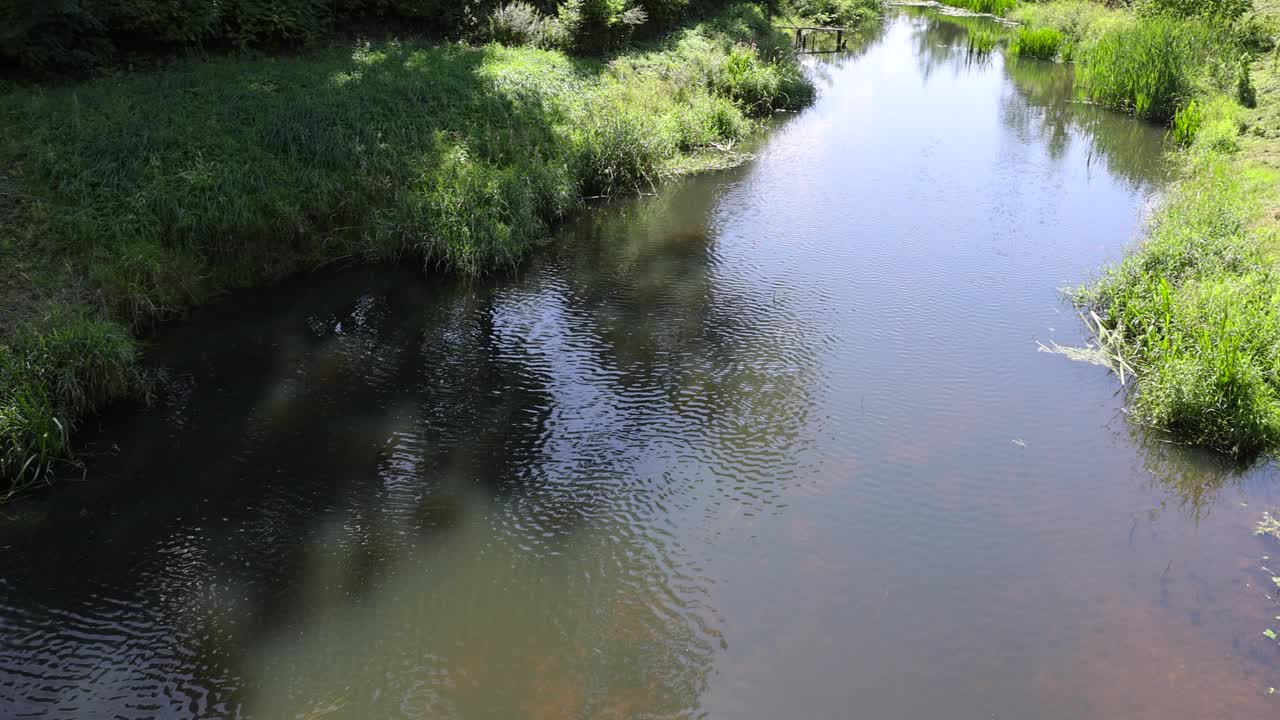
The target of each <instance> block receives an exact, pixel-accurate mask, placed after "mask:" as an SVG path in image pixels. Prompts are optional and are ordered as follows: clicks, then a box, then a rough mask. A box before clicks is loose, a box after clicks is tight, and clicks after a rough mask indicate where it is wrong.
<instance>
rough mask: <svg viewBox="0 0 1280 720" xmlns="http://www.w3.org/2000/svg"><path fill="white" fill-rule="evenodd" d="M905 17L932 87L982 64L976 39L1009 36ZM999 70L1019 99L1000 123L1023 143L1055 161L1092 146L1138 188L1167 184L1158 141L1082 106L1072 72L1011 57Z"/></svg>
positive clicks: (1132, 123) (925, 13)
mask: <svg viewBox="0 0 1280 720" xmlns="http://www.w3.org/2000/svg"><path fill="white" fill-rule="evenodd" d="M903 11H904V12H905V13H906V14H907V17H908V18H909V22H910V23H911V28H912V31H913V42H914V45H915V50H916V52H915V57H916V62H917V63H918V65H919V69H920V73H921V75H922V77H923V78H924V79H925V80H926V81H927V80H928V79H929V78H930V77H931V76H932V75H933V73H935V72H936V71H937V70H939V69H940V68H945V67H950V68H951V69H952V72H953V74H958V73H960V72H961V71H963V70H965V69H966V68H970V67H972V66H973V65H974V64H975V61H974V59H973V58H972V57H971V56H970V55H969V53H968V52H967V42H968V35H969V33H970V32H972V31H974V30H987V31H993V32H998V33H1003V32H1005V31H1006V28H1005V27H1004V26H1002V25H1001V24H1000V23H997V22H996V21H994V20H991V19H987V18H974V17H963V16H952V15H944V14H940V13H938V12H936V11H931V10H925V9H922V8H903ZM997 63H998V64H1000V65H1002V66H1003V68H1004V72H1005V73H1006V75H1007V76H1008V77H1009V79H1010V80H1011V81H1012V85H1013V87H1014V88H1015V89H1016V91H1017V92H1016V93H1014V94H1009V95H1006V96H1005V98H1004V100H1003V104H1002V107H1001V115H1002V118H1003V122H1004V124H1005V126H1006V127H1008V128H1009V129H1010V130H1012V131H1013V132H1014V133H1015V134H1016V136H1017V137H1018V139H1019V140H1022V141H1023V142H1026V143H1031V142H1033V141H1037V140H1038V141H1040V143H1042V144H1043V145H1044V147H1045V149H1046V152H1047V153H1048V154H1049V157H1050V158H1052V159H1053V160H1055V161H1057V160H1061V159H1063V158H1064V157H1066V155H1067V152H1068V150H1069V149H1070V148H1071V147H1072V145H1073V144H1074V143H1078V142H1079V143H1085V144H1086V147H1087V148H1088V153H1089V157H1090V160H1091V162H1095V161H1096V162H1100V163H1103V164H1104V166H1105V167H1106V168H1107V169H1108V170H1109V171H1110V172H1111V173H1112V174H1113V175H1115V176H1117V177H1120V178H1123V179H1124V180H1125V181H1126V182H1128V183H1129V184H1130V185H1131V186H1133V187H1135V188H1140V189H1154V187H1155V186H1156V185H1158V184H1161V183H1163V182H1164V181H1165V180H1166V179H1167V172H1168V168H1167V162H1166V161H1165V158H1164V154H1163V153H1162V152H1161V148H1160V146H1159V143H1158V140H1157V138H1158V136H1159V133H1158V132H1154V131H1153V128H1152V126H1150V125H1148V124H1146V123H1143V122H1139V121H1136V120H1134V119H1133V118H1131V117H1128V116H1125V115H1122V114H1120V113H1115V112H1111V111H1108V110H1104V109H1102V108H1098V107H1096V106H1093V105H1090V104H1088V103H1084V102H1080V101H1078V100H1077V99H1076V94H1075V86H1074V84H1075V75H1074V70H1073V66H1072V65H1071V64H1069V63H1054V62H1048V61H1044V60H1037V59H1034V58H1016V57H1009V56H1007V55H1004V54H1002V56H1001V58H999V59H997V60H993V61H990V65H992V66H994V65H995V64H997ZM981 64H982V65H983V66H984V67H985V66H987V65H988V63H986V62H984V63H981Z"/></svg>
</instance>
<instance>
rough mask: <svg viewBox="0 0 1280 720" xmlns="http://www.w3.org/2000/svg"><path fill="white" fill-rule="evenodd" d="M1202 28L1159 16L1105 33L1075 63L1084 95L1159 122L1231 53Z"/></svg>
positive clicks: (1193, 92)
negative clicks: (1214, 63)
mask: <svg viewBox="0 0 1280 720" xmlns="http://www.w3.org/2000/svg"><path fill="white" fill-rule="evenodd" d="M1219 40H1220V39H1219V38H1218V37H1216V36H1215V34H1214V32H1213V31H1212V30H1211V29H1210V28H1208V27H1207V26H1206V25H1205V24H1204V23H1200V22H1196V21H1187V20H1175V19H1171V18H1164V17H1155V18H1148V19H1143V20H1141V21H1139V22H1133V23H1130V24H1127V25H1121V26H1118V27H1114V28H1112V29H1109V30H1106V31H1104V32H1102V33H1101V34H1100V35H1099V36H1098V37H1097V38H1096V39H1095V40H1094V41H1093V42H1092V43H1090V44H1089V45H1088V46H1087V47H1086V48H1084V50H1083V52H1082V53H1081V55H1080V57H1079V58H1078V59H1077V62H1078V64H1079V69H1078V75H1077V77H1078V81H1079V83H1080V85H1081V87H1082V90H1083V92H1084V93H1085V95H1086V96H1087V97H1088V98H1089V99H1090V100H1093V101H1094V102H1097V103H1099V104H1101V105H1105V106H1107V107H1112V108H1116V109H1119V110H1124V111H1128V112H1132V113H1134V114H1135V115H1137V116H1138V117H1142V118H1147V119H1151V120H1157V121H1168V120H1171V119H1172V118H1173V116H1174V114H1175V113H1177V112H1178V110H1179V109H1180V108H1181V107H1183V106H1185V105H1186V104H1187V103H1189V102H1190V101H1191V99H1192V98H1193V97H1194V96H1195V95H1196V94H1197V92H1200V91H1201V90H1202V88H1203V85H1204V84H1205V83H1208V82H1211V81H1212V78H1211V77H1210V75H1211V74H1212V72H1213V70H1214V68H1213V67H1211V66H1210V63H1211V62H1212V60H1213V59H1214V58H1217V57H1220V56H1221V55H1223V54H1226V53H1228V52H1229V51H1227V50H1226V49H1225V48H1223V47H1222V46H1221V44H1220V42H1219Z"/></svg>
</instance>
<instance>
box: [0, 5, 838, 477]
mask: <svg viewBox="0 0 1280 720" xmlns="http://www.w3.org/2000/svg"><path fill="white" fill-rule="evenodd" d="M812 95H813V86H812V84H811V83H810V82H809V81H808V80H807V79H806V77H805V76H804V74H803V73H802V71H801V70H800V68H799V66H798V65H797V64H796V61H795V59H794V56H793V54H792V53H791V52H790V43H789V39H788V38H787V37H785V36H781V35H778V34H776V31H775V30H773V28H772V27H771V25H770V24H769V22H768V20H767V19H766V18H765V17H764V15H763V13H762V12H760V11H759V10H758V9H756V8H754V7H752V6H747V5H740V6H737V7H735V8H733V9H731V10H730V11H728V12H726V13H725V14H723V15H721V16H718V17H717V18H714V19H712V20H709V21H707V22H704V23H702V24H700V25H698V26H695V27H692V28H688V29H686V30H683V31H681V32H679V33H677V34H676V35H674V36H672V37H671V38H670V39H669V40H668V41H667V42H666V43H665V44H663V45H662V46H661V47H660V48H658V49H654V50H649V51H645V52H635V53H631V54H626V55H623V56H620V57H618V58H616V59H614V60H613V61H611V62H608V63H605V62H601V61H596V60H582V59H575V58H572V57H569V56H567V55H565V54H563V53H561V52H558V51H546V50H539V49H534V48H529V47H523V48H505V47H501V46H498V45H489V46H487V47H484V48H467V47H462V46H458V45H444V46H429V45H417V44H408V43H399V42H382V43H362V44H359V45H357V46H355V47H346V48H341V47H339V48H331V49H327V50H321V51H315V52H311V53H307V54H303V55H300V56H295V57H288V58H259V59H234V58H224V59H219V60H214V61H210V62H190V63H186V64H183V65H180V66H178V67H176V68H174V69H172V70H168V71H164V72H159V73H153V74H148V75H125V76H119V77H112V78H104V79H101V80H97V81H95V82H91V83H86V84H81V85H77V86H68V87H61V88H55V89H24V90H17V91H14V92H9V93H6V94H4V95H3V96H0V167H3V168H20V169H21V172H20V173H14V174H13V177H12V178H9V179H8V180H6V182H12V184H13V185H15V187H14V188H13V190H14V193H13V194H14V195H15V196H18V195H20V196H21V197H22V198H24V203H26V205H27V206H29V207H28V210H29V212H30V216H31V217H32V218H38V219H39V227H40V228H41V230H40V232H39V233H38V236H37V237H31V238H27V239H24V240H21V242H26V243H28V244H29V246H28V248H27V249H28V254H30V255H35V254H36V250H37V249H40V250H41V251H45V250H48V249H53V250H52V252H48V253H47V254H48V255H50V256H51V257H54V258H56V262H58V263H59V264H62V263H66V264H67V265H69V266H71V267H73V268H75V271H76V272H78V273H79V277H81V278H82V279H83V281H84V283H85V285H87V286H88V288H89V290H90V293H89V294H90V296H91V297H93V298H98V299H99V301H100V302H101V303H102V306H101V307H95V308H91V309H90V310H89V311H87V313H82V314H81V315H76V316H74V317H72V316H71V315H69V314H66V313H63V314H62V315H60V316H59V317H60V318H61V319H55V320H53V321H50V322H49V323H47V324H41V325H40V326H39V328H38V329H35V330H30V331H23V332H22V333H18V334H16V335H13V336H11V337H9V338H8V339H5V338H4V335H3V334H2V333H0V340H3V342H5V345H4V346H3V360H2V365H0V373H3V378H2V379H3V383H2V384H0V478H5V477H22V478H26V479H30V478H31V477H33V476H41V475H43V474H44V473H45V472H47V470H48V468H50V467H51V466H52V461H51V459H52V458H56V457H62V456H65V454H66V450H67V434H68V432H69V431H70V428H71V427H72V426H73V425H74V423H75V421H76V420H77V419H78V418H79V417H80V416H82V415H83V414H85V413H87V412H91V411H92V410H93V409H94V408H96V407H98V406H100V405H101V403H103V402H107V401H109V400H111V399H112V398H115V397H118V396H119V395H121V394H122V393H123V392H125V388H127V387H129V386H131V385H132V386H135V387H136V382H135V381H136V380H137V379H138V376H137V375H136V360H135V357H134V352H133V345H132V341H131V340H130V339H129V337H130V336H129V333H128V331H127V329H126V326H133V327H139V326H144V325H147V324H149V323H151V322H153V321H156V320H159V319H164V318H166V317H170V316H172V315H174V314H176V313H179V312H181V311H182V309H183V308H185V307H188V306H190V305H192V304H196V303H200V302H203V301H205V300H207V299H209V298H210V297H212V296H214V295H216V294H218V293H221V292H224V291H226V290H229V289H231V288H235V287H242V286H248V285H253V284H259V283H263V282H267V281H270V280H272V279H273V278H277V277H280V276H282V275H285V274H288V273H291V272H295V271H298V270H300V269H305V268H309V267H314V266H317V265H321V264H325V263H332V262H351V261H358V260H378V259H403V258H412V259H416V260H418V261H419V262H422V263H424V264H425V265H429V266H431V267H436V266H438V265H442V264H443V265H446V266H449V267H451V268H453V269H455V270H457V271H460V272H464V273H484V272H488V271H491V270H494V269H498V268H503V267H508V266H510V265H511V264H513V263H515V262H517V261H518V260H519V259H520V258H521V257H523V256H524V255H525V254H526V253H527V252H528V251H529V250H530V249H532V248H534V247H536V246H537V245H538V244H539V243H541V242H543V241H544V240H545V239H546V238H547V237H548V234H549V233H548V229H549V226H550V225H551V224H552V223H554V222H555V221H556V220H557V219H558V218H559V217H561V216H562V215H563V214H564V213H565V212H567V211H568V210H570V209H571V208H573V207H575V206H576V205H577V203H578V202H579V201H580V200H581V199H583V198H585V197H593V196H601V195H615V194H619V193H626V192H633V191H635V190H637V189H640V188H644V187H647V186H648V185H649V184H650V183H652V182H654V181H656V180H657V179H658V178H660V177H661V176H663V175H664V174H666V173H668V172H673V171H676V170H677V169H680V168H681V167H683V166H684V165H685V164H686V163H687V161H688V158H689V156H690V155H691V154H693V153H698V152H701V151H703V150H708V149H713V148H722V147H725V146H727V145H731V144H732V143H734V142H735V141H737V140H739V139H741V138H742V137H743V136H744V135H745V134H746V133H747V132H749V131H750V130H751V128H752V127H753V125H754V123H755V122H756V120H755V119H754V118H756V117H762V116H765V115H767V114H768V113H770V112H772V111H773V110H775V109H779V108H796V107H799V106H801V105H803V104H804V103H806V102H808V101H809V100H810V99H811V98H812ZM3 179H5V178H4V177H3V176H0V180H3ZM33 227H34V225H33ZM3 237H5V233H0V238H3ZM19 252H21V248H19ZM64 316H65V317H64ZM84 317H92V318H94V320H92V321H89V320H85V319H83V318H84ZM117 321H118V322H117ZM120 323H124V324H123V325H122V324H120ZM55 430H56V431H55ZM32 458H35V459H34V460H32Z"/></svg>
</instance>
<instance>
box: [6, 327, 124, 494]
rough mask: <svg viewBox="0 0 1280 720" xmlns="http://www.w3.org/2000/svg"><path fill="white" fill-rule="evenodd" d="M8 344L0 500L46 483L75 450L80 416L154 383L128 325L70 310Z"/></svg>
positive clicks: (22, 332)
mask: <svg viewBox="0 0 1280 720" xmlns="http://www.w3.org/2000/svg"><path fill="white" fill-rule="evenodd" d="M66 312H67V313H68V314H67V315H66V317H64V318H61V319H60V320H59V321H57V322H53V323H49V324H46V325H31V326H28V327H26V328H24V329H23V330H22V331H20V332H19V333H18V334H17V335H16V336H15V337H14V338H12V342H10V343H6V344H2V345H0V388H3V389H4V395H3V403H2V404H0V477H3V478H6V479H7V483H6V484H5V485H2V486H0V500H4V499H8V498H9V497H10V496H11V495H13V494H14V493H16V492H19V491H21V490H22V489H23V488H25V487H27V486H28V485H30V484H31V483H34V482H36V481H39V480H41V479H43V478H45V477H46V476H47V475H48V474H49V473H50V471H52V470H53V469H54V467H55V464H56V463H58V462H59V461H62V460H63V459H64V458H65V457H66V456H67V454H68V451H69V449H70V442H71V439H70V433H71V430H72V428H73V425H74V422H75V420H76V418H78V417H80V416H82V415H83V414H84V413H86V412H89V411H91V410H93V409H94V408H96V407H99V406H101V405H102V404H104V403H107V402H110V401H112V400H117V399H120V398H123V397H126V396H127V395H130V394H132V393H136V392H137V391H138V390H139V389H140V388H145V386H146V384H145V381H144V378H143V376H142V374H141V371H140V370H139V368H138V365H137V347H136V343H135V342H134V340H133V338H132V337H130V335H129V333H128V331H127V330H126V329H125V328H124V327H123V326H122V325H120V324H118V323H113V322H109V321H105V320H102V319H95V318H92V317H91V316H89V315H88V314H87V313H86V312H85V311H84V310H83V309H77V308H69V309H67V311H66Z"/></svg>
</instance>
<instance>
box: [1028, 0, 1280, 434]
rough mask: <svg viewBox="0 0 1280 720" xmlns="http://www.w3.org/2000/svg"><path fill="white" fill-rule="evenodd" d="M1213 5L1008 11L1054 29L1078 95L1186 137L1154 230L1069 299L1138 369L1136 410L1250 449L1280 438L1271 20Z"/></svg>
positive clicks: (1149, 419)
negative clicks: (1073, 70) (1177, 176)
mask: <svg viewBox="0 0 1280 720" xmlns="http://www.w3.org/2000/svg"><path fill="white" fill-rule="evenodd" d="M1175 4H1176V3H1175ZM1216 5H1218V3H1202V4H1189V5H1186V7H1187V8H1190V9H1191V11H1192V12H1190V13H1182V14H1179V13H1177V12H1153V11H1151V9H1150V7H1148V8H1147V9H1146V10H1145V11H1143V10H1142V9H1140V10H1139V11H1138V12H1132V11H1120V10H1112V9H1107V8H1104V7H1102V6H1100V5H1098V4H1095V3H1091V2H1082V1H1080V0H1074V1H1070V2H1053V3H1047V4H1044V5H1024V6H1022V7H1021V8H1020V9H1019V10H1018V11H1016V12H1015V13H1014V15H1013V16H1014V17H1015V18H1016V19H1018V20H1021V21H1022V22H1023V23H1025V24H1026V26H1027V27H1029V28H1032V29H1041V28H1046V29H1050V30H1052V31H1054V32H1057V33H1059V34H1060V35H1061V36H1062V40H1061V42H1060V50H1059V53H1058V54H1059V55H1060V56H1062V57H1065V58H1069V59H1074V60H1075V61H1076V63H1077V85H1078V87H1079V91H1080V92H1081V94H1082V95H1083V96H1084V97H1086V98H1088V99H1091V100H1092V101H1094V102H1097V103H1099V104H1103V105H1107V106H1111V107H1114V108H1117V109H1120V110H1125V111H1128V112H1132V113H1135V114H1137V115H1140V116H1142V117H1146V118H1148V119H1151V120H1153V121H1157V122H1163V123H1167V124H1169V126H1170V133H1171V137H1172V138H1173V139H1174V140H1175V141H1177V142H1180V143H1181V144H1182V145H1184V146H1185V150H1184V151H1183V157H1182V158H1181V161H1182V163H1183V164H1184V168H1183V174H1182V179H1181V180H1180V181H1179V182H1178V183H1177V184H1176V185H1175V186H1174V187H1173V188H1172V190H1171V191H1170V192H1169V195H1168V197H1167V198H1166V199H1165V200H1164V202H1163V204H1162V206H1161V207H1160V208H1159V209H1158V210H1157V212H1156V213H1155V216H1154V217H1153V219H1152V221H1151V227H1150V234H1149V237H1148V238H1147V239H1146V240H1145V241H1144V242H1142V243H1141V244H1139V245H1137V246H1135V247H1134V248H1132V250H1131V251H1130V252H1129V253H1128V255H1127V256H1126V257H1125V258H1124V260H1122V261H1121V262H1120V263H1118V264H1117V265H1115V266H1113V267H1110V268H1107V269H1106V270H1105V271H1104V272H1103V273H1102V275H1101V277H1100V278H1099V279H1098V281H1096V282H1095V283H1093V284H1090V285H1086V286H1084V287H1082V288H1080V289H1079V290H1078V291H1077V299H1078V300H1079V302H1080V303H1081V304H1082V305H1083V306H1084V307H1085V308H1086V309H1088V310H1089V311H1091V312H1092V313H1096V316H1097V318H1098V320H1099V321H1100V324H1098V326H1097V327H1095V328H1094V329H1095V331H1097V334H1098V341H1099V343H1100V344H1101V345H1102V346H1103V348H1104V350H1105V351H1106V354H1107V355H1108V356H1109V357H1110V358H1111V360H1112V362H1113V363H1114V364H1115V365H1117V366H1119V365H1121V364H1123V365H1124V367H1125V368H1126V369H1127V370H1129V371H1132V372H1133V373H1134V374H1135V375H1136V387H1135V388H1134V390H1133V393H1132V396H1131V397H1132V412H1133V415H1134V417H1135V418H1136V419H1137V420H1138V421H1139V422H1142V423H1147V424H1150V425H1153V426H1155V427H1159V428H1162V429H1166V430H1168V431H1170V432H1171V433H1172V434H1173V436H1174V437H1176V438H1177V439H1180V440H1182V441H1185V442H1189V443H1194V444H1200V445H1206V446H1210V447H1213V448H1216V449H1219V450H1222V451H1224V452H1228V453H1231V454H1234V455H1243V456H1248V455H1251V454H1255V453H1258V452H1267V451H1273V450H1275V449H1276V448H1277V446H1278V445H1280V282H1278V281H1280V243H1277V238H1278V235H1277V227H1278V223H1277V220H1278V219H1280V216H1278V215H1277V207H1280V205H1278V204H1277V203H1278V201H1280V197H1278V196H1277V192H1276V188H1277V181H1278V180H1280V175H1278V170H1280V164H1278V163H1277V162H1276V158H1277V157H1280V115H1278V113H1277V107H1280V83H1278V82H1277V79H1276V78H1277V75H1276V64H1275V56H1274V52H1275V51H1274V46H1275V38H1274V34H1275V29H1276V28H1277V27H1280V24H1277V20H1276V19H1277V15H1278V13H1277V6H1276V5H1277V4H1276V3H1274V2H1268V3H1266V4H1260V5H1259V6H1258V7H1257V8H1255V9H1254V11H1250V12H1242V10H1243V8H1242V6H1240V5H1239V4H1228V3H1221V5H1223V6H1224V7H1225V6H1227V5H1230V6H1231V7H1230V8H1227V9H1225V10H1223V11H1222V12H1221V13H1210V12H1208V9H1211V8H1212V7H1214V6H1216Z"/></svg>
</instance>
